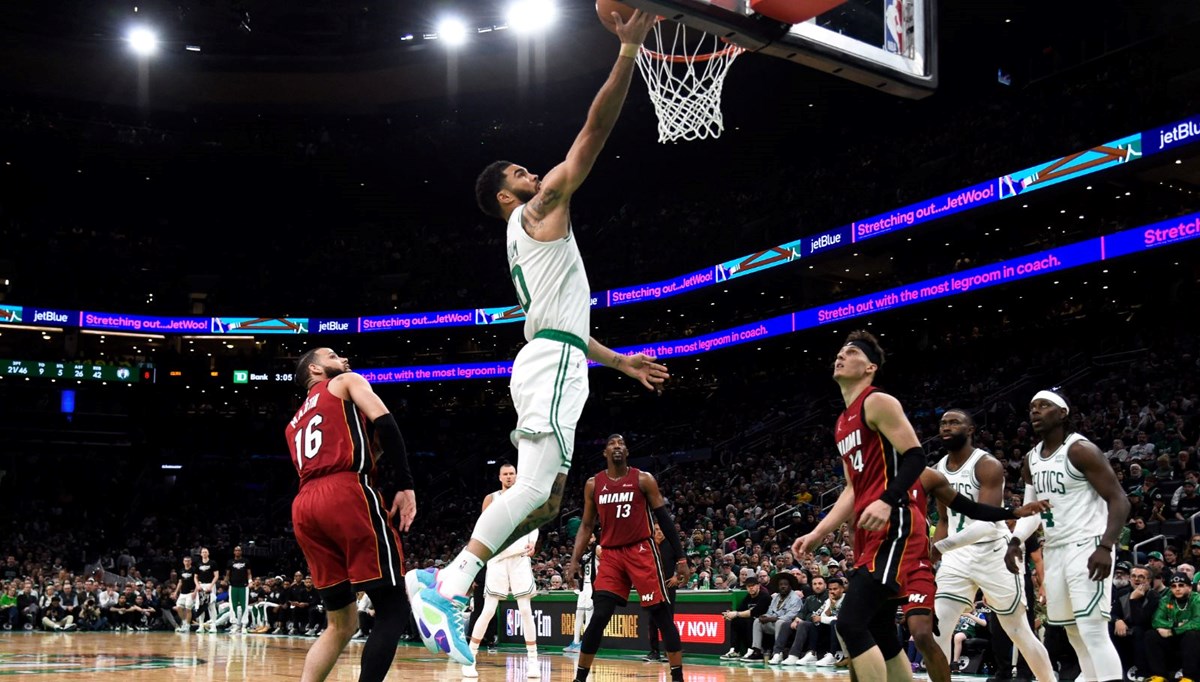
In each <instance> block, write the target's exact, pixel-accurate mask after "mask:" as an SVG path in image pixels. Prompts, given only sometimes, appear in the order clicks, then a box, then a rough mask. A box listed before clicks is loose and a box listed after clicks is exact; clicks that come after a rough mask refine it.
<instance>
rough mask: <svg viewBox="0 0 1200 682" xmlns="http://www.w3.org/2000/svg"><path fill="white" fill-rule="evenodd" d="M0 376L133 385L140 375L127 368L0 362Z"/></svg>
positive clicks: (79, 363)
mask: <svg viewBox="0 0 1200 682" xmlns="http://www.w3.org/2000/svg"><path fill="white" fill-rule="evenodd" d="M0 376H5V377H25V378H29V379H39V378H40V379H66V380H72V379H73V380H75V381H116V382H121V383H135V382H137V381H138V380H139V379H140V378H141V376H140V373H139V372H138V371H137V370H135V369H131V368H129V367H113V366H111V365H92V364H88V363H84V362H39V361H35V360H0Z"/></svg>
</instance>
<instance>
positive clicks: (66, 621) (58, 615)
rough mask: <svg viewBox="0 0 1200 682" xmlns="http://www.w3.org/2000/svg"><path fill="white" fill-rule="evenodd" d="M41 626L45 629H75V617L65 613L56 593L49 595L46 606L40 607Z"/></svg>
mask: <svg viewBox="0 0 1200 682" xmlns="http://www.w3.org/2000/svg"><path fill="white" fill-rule="evenodd" d="M42 627H43V628H44V629H46V630H74V629H75V617H74V616H69V615H67V611H66V609H64V608H63V607H62V601H61V599H59V597H58V595H53V596H51V597H50V601H49V603H48V604H47V605H46V608H44V609H42Z"/></svg>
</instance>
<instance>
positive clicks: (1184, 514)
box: [1175, 471, 1200, 530]
mask: <svg viewBox="0 0 1200 682" xmlns="http://www.w3.org/2000/svg"><path fill="white" fill-rule="evenodd" d="M1180 489H1181V490H1183V494H1182V495H1181V496H1180V497H1179V501H1178V502H1176V503H1175V518H1176V519H1179V520H1180V521H1187V520H1189V519H1191V518H1192V515H1193V514H1196V513H1197V512H1200V495H1197V494H1196V472H1194V471H1189V472H1188V473H1187V478H1186V479H1184V481H1183V485H1182V486H1180ZM1189 530H1191V529H1189Z"/></svg>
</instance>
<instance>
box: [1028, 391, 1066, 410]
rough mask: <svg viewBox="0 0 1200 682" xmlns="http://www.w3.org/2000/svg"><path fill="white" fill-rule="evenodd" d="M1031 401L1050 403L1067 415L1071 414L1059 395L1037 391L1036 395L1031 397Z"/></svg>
mask: <svg viewBox="0 0 1200 682" xmlns="http://www.w3.org/2000/svg"><path fill="white" fill-rule="evenodd" d="M1033 400H1045V401H1046V402H1048V403H1052V404H1054V405H1058V406H1059V407H1061V408H1063V409H1064V410H1066V411H1067V414H1071V408H1069V407H1067V401H1065V400H1063V398H1062V396H1061V395H1059V394H1057V393H1055V392H1053V391H1038V392H1037V395H1035V396H1033ZM1030 402H1032V401H1030Z"/></svg>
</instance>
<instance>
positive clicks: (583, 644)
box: [579, 592, 621, 654]
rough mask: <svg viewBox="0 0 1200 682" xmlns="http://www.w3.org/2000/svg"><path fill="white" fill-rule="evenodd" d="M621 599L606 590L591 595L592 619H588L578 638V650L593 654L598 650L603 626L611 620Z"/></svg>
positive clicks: (602, 636) (602, 634) (606, 625)
mask: <svg viewBox="0 0 1200 682" xmlns="http://www.w3.org/2000/svg"><path fill="white" fill-rule="evenodd" d="M619 604H621V601H620V600H618V599H617V598H616V597H614V596H612V595H610V594H608V593H607V592H597V593H595V594H593V595H592V607H593V608H594V609H595V610H594V611H592V619H591V620H589V621H588V624H587V628H585V629H584V631H583V636H582V637H580V638H579V652H580V653H583V654H595V653H596V652H597V651H599V650H600V640H601V639H603V638H604V628H606V627H608V622H609V621H611V620H612V617H613V613H615V612H616V610H617V606H618V605H619Z"/></svg>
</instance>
